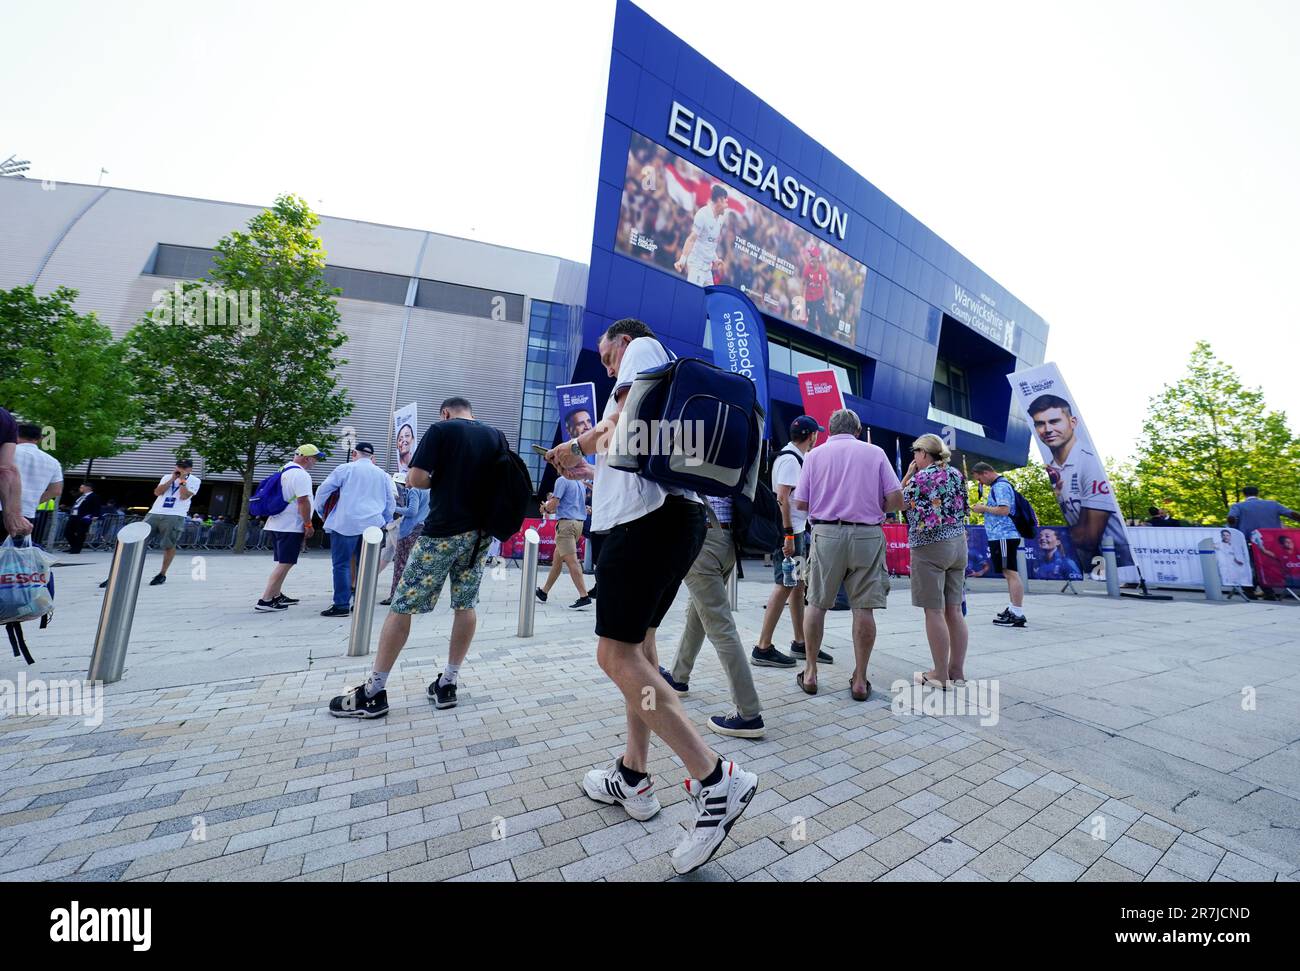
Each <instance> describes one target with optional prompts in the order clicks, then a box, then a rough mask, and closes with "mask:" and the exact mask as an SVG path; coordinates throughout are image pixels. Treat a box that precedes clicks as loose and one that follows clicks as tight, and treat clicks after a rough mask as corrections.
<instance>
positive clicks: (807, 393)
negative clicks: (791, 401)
mask: <svg viewBox="0 0 1300 971" xmlns="http://www.w3.org/2000/svg"><path fill="white" fill-rule="evenodd" d="M795 377H796V379H797V380H798V382H799V397H801V398H802V399H803V413H804V414H805V415H808V416H810V417H812V418H813V419H815V420H816V421H817V424H819V425H821V426H822V428H830V427H831V415H833V414H834V413H835V412H837V411H839V410H840V409H841V408H843V407H844V395H843V394H842V393H841V392H840V384H839V379H838V378H837V377H836V376H835V372H834V371H832V370H831V369H830V368H826V369H825V370H823V371H800V372H799V373H798V374H797V375H795ZM828 438H830V435H829V434H826V435H819V436H818V437H817V445H814V446H813V447H814V448H816V447H817V446H819V445H821V444H822V443H823V442H825V441H826V440H827V439H828Z"/></svg>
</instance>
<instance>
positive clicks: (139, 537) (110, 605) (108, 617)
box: [86, 523, 153, 684]
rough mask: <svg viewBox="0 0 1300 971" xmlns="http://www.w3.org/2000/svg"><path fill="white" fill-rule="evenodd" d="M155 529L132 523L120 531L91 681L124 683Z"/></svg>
mask: <svg viewBox="0 0 1300 971" xmlns="http://www.w3.org/2000/svg"><path fill="white" fill-rule="evenodd" d="M152 532H153V528H152V527H151V526H150V525H149V524H148V523H132V524H131V525H130V526H123V527H122V528H121V529H120V530H118V532H117V546H116V547H115V548H114V549H113V562H112V564H111V565H110V566H109V568H108V589H107V590H106V591H105V593H104V605H103V606H102V607H100V610H99V628H98V629H97V630H96V631H95V649H94V652H93V653H92V654H91V655H90V670H89V671H88V672H86V680H87V681H102V682H103V683H104V684H114V683H116V682H118V681H120V680H122V671H123V669H124V668H125V667H126V646H127V643H128V642H129V641H130V640H131V622H132V621H133V620H134V619H135V601H136V598H137V597H139V596H140V577H141V576H142V575H143V574H144V554H145V548H146V547H147V546H148V545H149V534H150V533H152Z"/></svg>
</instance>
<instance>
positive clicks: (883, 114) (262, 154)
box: [0, 0, 1300, 457]
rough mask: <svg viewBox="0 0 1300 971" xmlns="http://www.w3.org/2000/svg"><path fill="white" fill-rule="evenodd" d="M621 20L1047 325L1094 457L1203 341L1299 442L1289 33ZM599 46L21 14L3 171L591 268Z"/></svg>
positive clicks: (0, 76)
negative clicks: (715, 74)
mask: <svg viewBox="0 0 1300 971" xmlns="http://www.w3.org/2000/svg"><path fill="white" fill-rule="evenodd" d="M640 6H642V7H643V8H644V9H645V10H646V11H647V12H648V13H650V15H651V16H653V17H655V18H656V19H658V20H659V21H661V22H662V23H664V24H665V25H666V26H667V27H668V28H669V29H670V30H672V31H673V32H675V33H676V34H678V35H679V36H681V37H683V38H684V39H685V40H686V41H687V42H688V43H689V44H691V45H692V46H694V47H695V48H697V49H698V50H699V51H701V53H703V54H704V56H705V57H707V58H709V59H710V60H712V61H713V62H714V63H716V64H718V65H719V66H720V67H721V68H722V69H723V70H724V71H726V72H727V73H729V74H731V75H732V76H733V77H735V78H736V79H737V80H739V81H740V82H741V83H742V84H744V85H746V86H747V87H749V88H750V89H751V90H753V91H754V92H755V93H756V94H757V95H758V96H759V97H760V98H762V99H763V100H765V101H767V102H768V103H769V104H771V105H772V106H773V107H774V108H776V109H777V110H778V111H780V112H781V113H782V114H784V115H786V116H787V117H788V118H790V119H791V120H792V121H794V123H795V124H796V125H798V126H799V127H801V128H802V129H803V130H804V131H806V132H807V133H808V134H809V135H811V136H812V137H813V138H814V139H816V140H817V141H819V142H821V143H822V144H823V145H825V146H827V147H828V148H829V149H830V150H831V151H833V152H834V153H835V154H837V155H838V156H839V157H840V158H841V159H843V160H844V161H845V162H847V163H848V164H849V165H850V166H851V167H852V168H854V169H855V170H856V171H858V172H859V173H860V174H861V175H863V176H864V177H866V178H867V179H869V180H870V181H871V182H873V183H874V184H875V185H877V186H878V187H879V188H880V189H881V190H883V191H884V192H885V193H886V194H888V195H889V196H891V197H892V198H894V199H895V200H896V201H897V202H899V203H900V204H901V205H902V206H903V207H904V208H905V209H908V210H909V211H910V212H912V213H913V214H914V215H915V216H916V217H917V218H918V219H920V220H921V221H922V222H923V223H925V224H927V225H928V226H930V227H931V228H932V229H933V230H935V232H937V233H938V234H939V235H940V236H941V237H942V238H944V239H945V240H947V241H948V242H949V243H950V244H952V245H954V246H955V247H957V248H958V249H959V250H961V251H962V252H963V253H964V254H966V256H968V257H969V258H970V259H971V260H973V261H974V262H975V263H976V265H978V266H980V267H981V268H983V269H984V270H985V271H986V272H988V273H989V275H991V276H992V277H993V278H994V279H996V280H997V281H998V282H999V283H1001V284H1002V285H1003V286H1005V287H1006V288H1007V289H1009V290H1010V291H1011V292H1012V293H1014V294H1016V295H1017V296H1018V297H1019V298H1020V299H1022V300H1023V301H1025V302H1026V303H1027V304H1029V306H1031V307H1033V308H1034V309H1035V310H1036V311H1037V312H1038V313H1039V314H1041V315H1042V316H1043V317H1044V318H1045V319H1046V320H1047V322H1048V323H1049V324H1050V325H1051V336H1050V339H1049V343H1048V359H1049V360H1055V361H1056V362H1057V363H1059V364H1060V365H1061V368H1062V371H1063V373H1064V375H1065V378H1066V380H1067V382H1068V383H1069V384H1070V386H1071V389H1072V391H1073V392H1074V393H1075V395H1076V397H1077V398H1078V399H1079V401H1080V408H1081V410H1082V411H1083V413H1084V414H1085V415H1086V417H1087V418H1088V421H1089V425H1090V427H1091V431H1092V437H1093V439H1094V441H1095V442H1096V443H1097V446H1098V448H1099V449H1100V450H1101V451H1102V452H1103V453H1106V454H1109V455H1114V456H1117V457H1119V456H1123V455H1126V454H1128V453H1129V451H1130V450H1131V448H1132V445H1133V442H1134V440H1135V439H1136V437H1137V436H1138V434H1139V432H1140V428H1141V421H1142V417H1143V414H1144V412H1145V407H1146V402H1147V399H1148V397H1149V396H1150V395H1151V394H1153V393H1155V392H1156V391H1158V390H1159V388H1160V386H1161V384H1162V383H1163V382H1165V381H1170V380H1173V379H1175V378H1176V377H1177V376H1178V375H1179V374H1180V373H1181V371H1182V370H1183V368H1184V366H1185V362H1186V359H1187V355H1188V353H1189V351H1190V349H1191V347H1192V344H1193V343H1194V342H1195V341H1196V340H1197V339H1198V338H1207V339H1209V340H1211V341H1212V342H1213V343H1214V346H1215V349H1216V350H1217V351H1218V353H1219V355H1220V356H1221V357H1223V358H1225V359H1227V360H1228V361H1229V362H1230V363H1232V364H1233V365H1234V366H1235V367H1237V369H1238V370H1239V372H1240V373H1241V374H1242V375H1243V377H1244V378H1245V379H1246V380H1247V382H1248V383H1251V384H1257V385H1262V386H1263V387H1264V390H1265V393H1266V395H1267V398H1268V400H1269V402H1270V403H1271V404H1272V405H1273V406H1274V407H1277V408H1283V409H1285V410H1287V411H1288V413H1289V415H1290V417H1291V424H1292V427H1293V428H1294V427H1296V426H1297V424H1300V381H1297V380H1296V379H1295V378H1294V377H1293V376H1292V372H1291V370H1290V368H1289V367H1288V366H1287V365H1285V363H1284V362H1285V360H1286V359H1288V358H1293V357H1294V348H1295V346H1296V337H1295V331H1296V312H1295V310H1294V309H1293V307H1292V305H1291V298H1292V296H1293V294H1292V292H1291V291H1292V289H1293V287H1294V284H1295V281H1296V277H1297V273H1296V267H1297V266H1298V265H1300V243H1298V242H1297V239H1300V235H1298V234H1300V189H1298V188H1297V178H1298V175H1297V174H1298V173H1300V134H1298V133H1297V129H1298V128H1300V120H1298V119H1300V113H1298V112H1297V108H1296V92H1297V91H1300V3H1293V2H1289V0H1276V2H1265V0H1236V2H1233V3H1230V4H1229V3H1222V2H1202V0H1128V2H1112V0H1105V2H1092V0H1090V2H1086V3H1085V2H1082V0H1081V2H1077V3H1074V4H1064V3H1054V2H1047V0H1034V2H997V3H993V2H970V0H966V2H940V0H933V2H925V0H913V2H908V3H899V2H897V0H891V2H878V0H869V2H857V3H854V4H849V3H846V2H842V0H841V2H836V0H802V2H800V3H798V4H791V3H790V2H788V0H784V2H775V0H749V2H747V3H745V4H744V5H738V4H736V3H723V2H719V0H691V2H689V3H686V2H681V0H640ZM613 17H614V3H613V0H578V2H568V3H536V2H525V0H477V2H474V3H469V4H465V3H456V4H448V3H444V2H435V3H427V2H426V3H398V2H386V0H371V2H368V3H364V4H358V3H355V2H346V3H344V2H312V3H297V2H276V3H267V2H265V0H258V2H242V0H239V2H223V3H220V4H197V3H192V2H186V0H171V2H157V0H136V2H133V3H131V4H104V3H90V2H80V0H77V2H63V3H59V4H28V5H24V6H17V5H13V4H11V5H9V9H7V10H6V11H5V14H4V21H5V29H4V31H3V34H2V35H0V91H3V92H4V101H3V104H4V110H3V113H2V114H0V119H2V120H3V124H2V125H0V158H4V157H6V156H8V155H9V154H10V153H17V155H18V156H19V157H20V158H27V159H31V161H32V168H31V171H30V173H29V176H30V177H33V178H42V179H54V180H58V181H71V182H89V183H92V184H93V183H94V182H95V181H96V179H97V178H98V177H99V170H100V168H101V167H103V168H105V169H108V172H109V174H108V175H107V176H105V177H104V181H105V184H109V185H115V186H122V187H125V188H132V189H144V190H150V191H156V192H165V193H173V194H178V195H189V196H198V197H203V198H212V199H222V200H229V201H235V202H243V203H258V204H267V203H270V202H271V201H272V199H273V198H274V197H275V195H276V194H277V193H279V192H284V191H291V192H296V193H298V194H300V195H302V196H304V197H305V198H306V199H307V200H308V201H309V202H310V203H311V204H312V205H314V206H316V207H317V209H318V210H319V211H320V212H322V213H325V214H328V215H332V216H342V217H349V218H355V219H363V220H369V221H373V222H380V223H389V224H394V225H400V226H410V227H415V228H419V229H431V230H435V231H437V232H443V233H449V234H452V235H460V236H469V237H473V238H477V239H482V240H485V241H488V242H494V243H500V244H505V245H510V246H517V247H522V248H525V249H532V250H539V251H542V252H546V253H553V254H556V255H559V256H564V257H568V258H570V259H575V260H580V261H582V262H586V261H587V260H588V259H589V255H590V248H591V231H592V219H593V214H594V211H595V193H596V178H597V166H598V156H599V151H600V131H601V120H602V116H603V112H604V100H605V87H606V79H607V72H608V66H609V47H610V39H611V36H612V30H613Z"/></svg>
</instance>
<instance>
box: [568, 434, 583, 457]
mask: <svg viewBox="0 0 1300 971" xmlns="http://www.w3.org/2000/svg"><path fill="white" fill-rule="evenodd" d="M569 451H570V452H572V453H573V454H574V455H576V456H578V458H582V455H583V452H582V445H581V444H580V443H579V442H578V440H577V439H576V438H575V439H573V440H572V441H570V442H569Z"/></svg>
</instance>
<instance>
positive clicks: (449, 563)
mask: <svg viewBox="0 0 1300 971" xmlns="http://www.w3.org/2000/svg"><path fill="white" fill-rule="evenodd" d="M490 544H491V539H490V538H489V537H486V536H484V535H483V534H482V533H479V532H477V531H471V532H468V533H460V534H458V535H456V536H421V537H420V539H419V541H418V542H417V543H416V544H415V549H413V550H411V555H410V557H409V558H408V559H407V561H406V569H405V570H403V571H402V579H401V580H399V581H398V583H397V592H396V593H395V594H394V595H393V604H392V610H393V613H396V614H427V613H428V612H429V611H431V610H433V608H434V607H436V606H437V604H438V597H439V595H441V593H442V585H443V582H444V581H445V580H446V579H447V577H448V576H450V577H451V609H452V610H469V609H470V608H471V607H473V606H474V605H475V604H476V603H478V588H479V584H480V583H481V582H482V580H483V563H484V561H485V560H486V559H487V552H488V546H489V545H490ZM475 546H477V547H478V554H477V555H475V553H474V547H475Z"/></svg>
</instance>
